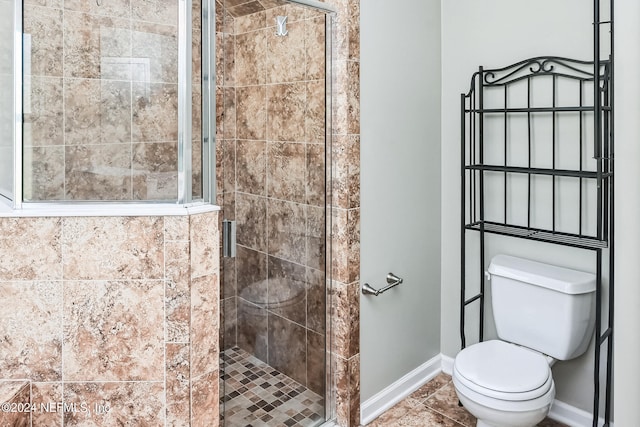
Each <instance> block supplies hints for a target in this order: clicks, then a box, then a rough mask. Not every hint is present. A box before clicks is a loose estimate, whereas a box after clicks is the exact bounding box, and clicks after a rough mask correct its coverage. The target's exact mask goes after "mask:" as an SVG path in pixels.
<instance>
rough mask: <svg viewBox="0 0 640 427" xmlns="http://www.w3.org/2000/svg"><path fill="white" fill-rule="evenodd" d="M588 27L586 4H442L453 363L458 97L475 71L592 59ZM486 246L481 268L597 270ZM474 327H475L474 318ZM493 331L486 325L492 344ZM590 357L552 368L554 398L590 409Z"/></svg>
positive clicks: (552, 253)
mask: <svg viewBox="0 0 640 427" xmlns="http://www.w3.org/2000/svg"><path fill="white" fill-rule="evenodd" d="M591 22H592V11H591V2H585V1H584V0H563V1H561V2H558V1H556V0H539V1H536V2H525V1H513V0H485V1H477V0H457V1H455V2H451V1H442V52H443V55H442V76H443V78H442V332H441V333H442V341H441V345H442V352H443V353H444V354H446V355H449V356H455V354H456V353H457V352H458V351H459V348H460V339H459V332H458V328H459V308H458V307H459V289H460V288H459V284H460V273H459V272H460V264H459V262H460V261H459V260H460V256H459V253H460V238H459V236H460V223H459V215H458V214H457V212H459V209H460V202H459V197H460V196H459V195H460V192H459V187H460V172H459V161H460V160H459V159H460V148H459V146H460V143H459V141H460V121H459V120H460V119H459V118H460V110H459V108H460V94H461V93H462V92H465V93H466V92H467V91H468V90H469V82H470V77H471V75H472V73H473V72H474V71H476V70H477V68H478V66H480V65H483V66H485V67H488V68H492V67H501V66H505V65H508V64H511V63H514V62H516V61H519V60H521V59H526V58H529V57H534V56H542V55H555V56H564V57H570V58H576V59H586V60H590V59H591V58H592V52H591V49H592V48H591V46H592V25H591ZM452 212H453V213H455V214H453V215H452V214H451V213H452ZM472 239H473V237H472ZM488 244H489V248H490V250H489V253H488V254H487V262H488V261H489V260H490V258H491V256H492V255H493V254H496V253H509V254H514V255H519V256H524V257H529V258H534V259H537V260H540V261H543V262H549V263H555V264H561V265H565V266H567V267H572V268H577V269H580V270H585V271H592V272H593V271H595V262H594V260H595V257H594V255H593V254H592V253H591V252H586V251H579V250H571V249H568V248H564V247H559V246H553V245H544V244H541V243H533V242H527V241H523V240H519V239H508V238H502V237H493V236H492V237H490V238H489V240H488ZM476 247H477V245H473V246H472V248H476ZM475 253H477V252H475ZM469 256H472V252H469ZM476 257H477V255H476ZM474 271H475V270H474ZM488 315H489V318H490V317H491V313H490V310H489V312H488ZM470 320H471V319H470ZM473 320H476V322H475V323H473V322H472V323H473V324H477V317H476V318H473ZM492 328H493V326H492V325H491V322H489V325H488V332H489V334H488V335H489V336H490V337H491V336H492V335H493V333H492ZM471 342H473V341H471ZM592 346H593V343H592ZM592 354H593V351H592V348H591V349H590V350H589V351H588V352H587V354H585V355H584V356H583V357H581V358H578V359H576V360H573V361H569V362H559V363H558V364H556V366H555V367H554V368H553V370H554V378H555V380H556V386H557V399H559V400H561V401H563V402H566V403H568V404H570V405H573V406H576V407H578V408H581V409H584V410H586V411H591V402H592V379H591V378H592V374H591V372H592V369H593V368H592V367H593V356H592Z"/></svg>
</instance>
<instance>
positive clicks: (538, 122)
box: [460, 0, 614, 427]
mask: <svg viewBox="0 0 640 427" xmlns="http://www.w3.org/2000/svg"><path fill="white" fill-rule="evenodd" d="M601 1H603V0H594V2H593V11H594V25H593V29H594V35H593V53H594V57H593V60H592V61H580V60H575V59H569V58H559V57H551V56H549V57H536V58H531V59H527V60H524V61H520V62H517V63H515V64H512V65H509V66H507V67H503V68H497V69H485V68H483V67H480V68H479V70H478V71H477V72H476V73H474V74H473V77H472V79H471V88H470V90H469V92H468V93H466V94H462V96H461V131H462V132H461V135H462V137H461V151H462V156H461V157H462V162H461V176H462V180H461V190H462V191H461V192H462V197H461V205H462V206H461V214H462V215H461V222H462V227H461V228H462V238H461V294H460V304H461V307H460V335H461V339H462V348H464V347H465V346H466V334H465V318H466V310H467V309H468V308H469V307H470V306H476V310H477V311H478V312H479V331H478V338H479V340H480V341H482V340H483V339H484V308H485V307H484V304H485V301H484V298H485V277H484V271H485V269H486V267H487V264H486V260H485V252H486V244H487V243H486V235H487V234H498V235H503V236H511V237H516V238H520V239H528V240H534V241H539V242H546V243H548V244H555V245H564V246H570V247H574V248H579V249H581V250H582V249H583V250H587V251H593V252H595V260H596V265H595V268H594V269H595V272H596V280H597V289H596V326H595V331H596V333H595V335H596V338H595V339H596V343H595V364H594V373H593V380H594V398H593V426H594V427H597V426H598V419H599V409H600V400H601V397H602V396H601V394H604V416H603V418H604V424H603V425H604V426H607V427H608V426H609V423H610V419H611V378H612V349H613V340H612V336H613V283H614V281H613V279H614V277H613V276H614V274H613V273H614V269H613V260H614V256H613V237H614V227H613V210H614V191H613V152H614V150H613V148H614V144H613V141H614V127H613V125H614V122H613V110H614V108H613V107H614V102H613V92H614V91H613V89H614V87H613V84H614V81H613V71H614V70H613V65H614V62H613V39H614V37H613V2H614V0H606V4H604V1H603V4H604V7H602V6H601V4H600V3H601ZM601 14H606V15H608V16H609V18H608V19H603V17H602V16H601ZM607 30H608V31H607ZM606 37H608V41H607V42H601V40H603V39H605V38H606ZM602 48H604V49H606V48H608V52H606V53H604V55H603V52H602V50H603V49H602ZM602 56H606V57H605V58H603V57H602ZM470 233H479V234H478V235H477V236H475V237H474V239H477V240H478V242H479V254H478V256H477V258H476V255H475V253H474V255H473V257H474V258H475V259H477V260H478V261H475V260H474V261H473V269H474V270H475V269H476V267H479V268H478V269H477V274H478V275H479V282H478V283H477V286H476V287H477V288H479V292H477V293H475V292H474V295H467V294H468V293H470V292H471V291H470V290H469V289H468V288H470V286H468V284H467V282H468V281H469V280H470V278H471V277H474V278H475V277H477V276H475V274H476V272H473V271H472V272H468V271H467V267H470V265H468V264H472V260H471V259H470V256H469V251H470V250H472V249H473V248H471V247H469V246H468V245H467V243H468V242H467V240H468V239H469V234H470ZM474 247H475V246H474ZM473 250H475V249H473ZM468 258H469V259H468ZM476 264H478V265H477V266H476ZM605 268H606V270H607V271H608V280H603V269H605ZM474 280H475V279H474ZM605 293H606V294H605ZM605 296H606V298H605ZM605 302H608V304H607V307H603V306H604V305H605V304H604V303H605ZM477 305H479V307H478V306H477ZM604 316H606V320H605V319H603V317H604ZM605 343H606V352H605V351H603V350H602V346H603V345H604V344H605ZM604 357H606V368H605V369H606V372H605V378H606V384H604V393H601V391H600V390H601V385H600V376H601V375H600V366H601V363H600V362H601V358H604Z"/></svg>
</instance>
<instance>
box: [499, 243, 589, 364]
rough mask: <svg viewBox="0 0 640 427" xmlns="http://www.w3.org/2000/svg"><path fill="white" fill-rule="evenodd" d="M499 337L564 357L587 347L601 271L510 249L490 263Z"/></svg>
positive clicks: (578, 353)
mask: <svg viewBox="0 0 640 427" xmlns="http://www.w3.org/2000/svg"><path fill="white" fill-rule="evenodd" d="M489 274H490V278H491V305H492V308H493V317H494V320H495V324H496V329H497V332H498V337H499V338H500V339H502V340H504V341H509V342H512V343H515V344H519V345H523V346H525V347H529V348H531V349H534V350H536V351H539V352H541V353H544V354H547V355H549V356H551V357H553V358H555V359H558V360H569V359H573V358H575V357H578V356H580V355H581V354H582V353H584V352H585V351H586V350H587V347H588V345H589V341H590V340H591V336H592V334H593V329H594V323H595V291H596V276H595V275H593V274H591V273H585V272H582V271H576V270H571V269H568V268H563V267H557V266H554V265H549V264H543V263H540V262H535V261H531V260H527V259H523V258H517V257H513V256H508V255H497V256H495V257H494V258H493V259H492V260H491V264H490V265H489Z"/></svg>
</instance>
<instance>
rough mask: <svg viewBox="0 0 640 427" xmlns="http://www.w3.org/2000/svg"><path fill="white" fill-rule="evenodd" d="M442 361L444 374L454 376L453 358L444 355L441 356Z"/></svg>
mask: <svg viewBox="0 0 640 427" xmlns="http://www.w3.org/2000/svg"><path fill="white" fill-rule="evenodd" d="M440 358H441V359H442V372H444V373H445V374H447V375H452V374H453V357H449V356H445V355H444V354H441V355H440Z"/></svg>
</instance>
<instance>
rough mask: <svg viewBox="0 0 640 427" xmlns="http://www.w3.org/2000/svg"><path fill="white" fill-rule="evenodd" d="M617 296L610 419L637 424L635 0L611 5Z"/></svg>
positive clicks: (639, 152)
mask: <svg viewBox="0 0 640 427" xmlns="http://www.w3.org/2000/svg"><path fill="white" fill-rule="evenodd" d="M615 18H616V58H615V65H616V85H617V86H616V147H617V150H616V185H615V191H616V201H617V206H616V216H615V221H616V227H617V228H616V229H617V232H616V278H615V280H616V297H615V306H616V307H615V340H614V364H615V370H614V395H615V400H614V416H615V423H616V425H618V426H633V425H638V420H640V405H639V404H638V403H639V402H640V382H639V379H640V363H638V361H640V334H638V327H639V325H640V287H639V286H638V281H639V277H640V262H638V261H639V257H640V223H639V222H638V218H640V190H639V185H638V183H640V167H638V165H640V80H639V79H638V74H639V72H638V70H640V50H639V49H638V46H640V2H638V1H637V0H619V1H617V2H616V17H615Z"/></svg>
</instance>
